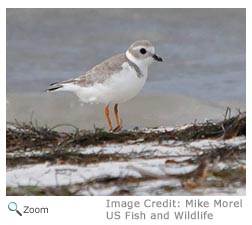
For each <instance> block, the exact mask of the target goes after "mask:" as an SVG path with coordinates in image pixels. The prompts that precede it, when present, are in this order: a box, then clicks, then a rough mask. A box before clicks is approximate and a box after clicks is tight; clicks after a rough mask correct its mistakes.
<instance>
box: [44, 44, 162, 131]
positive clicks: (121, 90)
mask: <svg viewBox="0 0 252 225" xmlns="http://www.w3.org/2000/svg"><path fill="white" fill-rule="evenodd" d="M155 60H156V61H159V62H161V61H163V60H162V58H161V57H159V56H157V55H156V54H155V48H154V46H153V45H152V44H151V42H150V41H147V40H139V41H136V42H134V43H133V44H132V45H130V47H129V48H128V50H127V52H126V53H124V54H119V55H115V56H113V57H111V58H109V59H107V60H105V61H103V62H102V63H100V64H98V65H96V66H95V67H93V68H92V69H91V70H89V71H88V72H87V73H86V74H84V75H82V76H80V77H77V78H74V79H69V80H66V81H61V82H55V83H52V84H51V87H50V88H49V89H47V91H70V92H74V93H75V94H76V95H77V96H78V97H79V98H80V100H81V101H82V102H86V103H103V104H105V105H106V106H105V110H104V112H105V115H106V119H107V122H108V126H109V130H110V131H118V130H120V129H121V120H120V118H119V115H118V104H119V103H123V102H126V101H128V100H130V99H132V98H133V97H135V96H136V95H137V94H138V93H139V91H140V90H141V89H142V88H143V86H144V84H145V82H146V79H147V76H148V67H149V65H150V64H151V63H153V62H154V61H155ZM110 104H114V113H115V119H116V128H115V129H113V126H112V122H111V119H110V115H109V105H110Z"/></svg>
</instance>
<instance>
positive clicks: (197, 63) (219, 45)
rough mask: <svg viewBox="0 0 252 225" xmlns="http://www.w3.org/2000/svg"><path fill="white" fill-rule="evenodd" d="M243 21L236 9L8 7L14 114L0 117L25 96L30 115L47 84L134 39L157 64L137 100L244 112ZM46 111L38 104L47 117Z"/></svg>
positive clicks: (9, 75)
mask: <svg viewBox="0 0 252 225" xmlns="http://www.w3.org/2000/svg"><path fill="white" fill-rule="evenodd" d="M245 19H246V11H245V10H244V9H8V10H7V75H6V76H7V99H8V101H9V103H10V104H12V109H13V104H15V107H14V108H15V110H16V111H10V110H11V109H10V108H9V109H8V107H7V112H8V113H10V115H12V116H11V117H10V116H8V115H7V119H9V120H11V119H13V116H15V117H16V118H19V115H20V114H21V113H22V112H24V111H22V110H21V109H22V105H21V103H20V100H19V99H18V98H16V97H15V99H16V101H14V102H11V101H10V100H9V99H11V96H12V95H14V96H20V95H22V96H24V95H25V96H26V99H27V98H30V97H33V101H31V102H30V109H27V108H26V110H27V112H26V113H27V114H29V117H30V115H31V112H32V111H33V112H34V110H35V111H36V110H37V109H38V108H39V107H41V106H38V104H39V102H38V101H37V99H36V98H37V96H40V97H41V96H46V97H45V98H47V99H49V98H51V99H53V98H55V97H54V96H55V95H54V94H51V95H50V96H48V95H45V94H44V93H43V91H44V90H45V89H47V87H48V85H49V84H50V83H51V82H54V81H60V80H64V79H68V78H72V77H75V76H78V75H81V74H84V73H85V71H87V70H88V69H90V68H91V67H92V66H94V65H95V64H97V63H99V62H101V61H102V60H104V59H106V58H107V57H110V56H112V55H114V54H117V53H121V52H125V51H126V49H127V48H128V46H129V45H130V44H131V43H132V42H134V41H135V40H138V39H149V40H151V41H152V42H153V43H154V45H155V47H156V52H157V53H158V54H159V55H160V56H162V58H163V59H164V62H163V63H155V64H153V65H151V67H150V72H149V78H148V82H147V83H146V85H145V87H144V89H143V91H142V92H141V94H140V95H142V96H143V97H145V96H187V97H191V98H193V99H199V100H200V101H205V103H207V102H211V104H212V103H214V104H217V103H218V104H219V103H220V102H225V104H223V108H222V109H221V110H223V109H224V108H225V107H226V106H227V105H230V104H231V103H232V104H233V105H235V107H236V106H237V107H243V108H245V99H246V90H245V86H246V74H245V66H246V45H245V43H246V23H245ZM61 96H62V98H65V95H64V94H63V95H61ZM12 99H13V98H12ZM75 101H76V102H77V100H76V99H75ZM135 101H138V98H136V100H135ZM178 103H179V104H181V105H183V103H184V102H183V101H182V102H178ZM149 104H150V105H151V104H152V102H150V103H149ZM207 104H208V103H207ZM19 105H20V107H19ZM27 105H29V104H27ZM50 106H51V103H50V104H49V103H47V104H46V103H45V105H44V109H45V110H46V109H47V111H45V113H46V114H47V115H49V113H48V111H49V110H48V108H49V107H50ZM175 106H176V104H175ZM175 106H174V107H175ZM27 107H28V106H27ZM87 107H89V106H87ZM28 108H29V107H28ZM8 110H9V111H8ZM180 110H181V109H180ZM187 110H188V109H187ZM189 110H193V109H190V108H189ZM194 111H195V109H194ZM40 113H42V112H40ZM57 113H59V112H57V109H55V112H54V117H55V115H56V114H57ZM199 113H200V112H199ZM206 116H209V114H205V113H203V114H202V118H203V117H206ZM52 118H53V116H52ZM27 119H28V117H27ZM190 119H191V117H190ZM44 122H45V121H44ZM177 122H179V121H175V123H177Z"/></svg>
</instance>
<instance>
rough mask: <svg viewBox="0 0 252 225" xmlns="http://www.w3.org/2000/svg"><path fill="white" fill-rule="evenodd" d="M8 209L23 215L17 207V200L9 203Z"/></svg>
mask: <svg viewBox="0 0 252 225" xmlns="http://www.w3.org/2000/svg"><path fill="white" fill-rule="evenodd" d="M8 209H9V210H10V211H16V212H17V214H18V215H19V216H22V214H21V212H19V211H18V209H17V203H16V202H10V203H9V205H8Z"/></svg>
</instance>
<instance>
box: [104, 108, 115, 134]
mask: <svg viewBox="0 0 252 225" xmlns="http://www.w3.org/2000/svg"><path fill="white" fill-rule="evenodd" d="M104 112H105V115H106V119H107V122H108V126H109V130H110V131H113V126H112V123H111V119H110V116H109V105H107V106H106V107H105V110H104Z"/></svg>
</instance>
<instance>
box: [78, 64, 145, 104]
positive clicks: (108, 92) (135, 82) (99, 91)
mask: <svg viewBox="0 0 252 225" xmlns="http://www.w3.org/2000/svg"><path fill="white" fill-rule="evenodd" d="M122 67H123V70H121V71H120V72H119V73H117V74H114V75H112V76H111V77H110V78H109V79H108V80H107V81H105V82H104V83H102V84H95V85H94V86H92V87H82V88H80V89H79V90H78V92H76V94H77V95H78V97H79V98H80V99H81V101H83V102H93V103H105V104H109V103H123V102H126V101H128V100H130V99H131V98H133V97H135V96H136V95H137V94H138V93H139V91H140V90H141V89H142V88H143V86H144V84H145V82H146V79H147V70H146V71H142V73H143V76H141V77H138V76H137V72H136V71H135V69H134V68H133V67H131V66H130V65H129V64H128V63H127V62H125V63H124V64H123V65H122Z"/></svg>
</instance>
